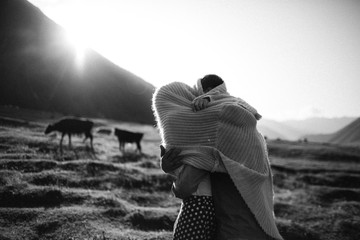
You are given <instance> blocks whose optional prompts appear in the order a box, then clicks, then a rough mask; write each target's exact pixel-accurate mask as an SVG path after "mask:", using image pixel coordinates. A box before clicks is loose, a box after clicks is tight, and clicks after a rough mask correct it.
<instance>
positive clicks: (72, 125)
mask: <svg viewBox="0 0 360 240" xmlns="http://www.w3.org/2000/svg"><path fill="white" fill-rule="evenodd" d="M93 126H94V123H93V122H92V121H89V120H82V119H79V118H63V119H61V120H59V121H57V122H55V123H53V124H49V125H48V126H47V128H46V129H45V134H49V133H51V132H53V131H58V132H60V133H61V139H60V152H61V153H62V142H63V139H64V136H65V135H66V134H67V135H68V136H69V147H71V135H72V134H84V135H85V139H84V142H85V141H86V139H88V138H89V139H90V145H91V149H92V150H94V147H93V135H92V133H91V130H92V127H93Z"/></svg>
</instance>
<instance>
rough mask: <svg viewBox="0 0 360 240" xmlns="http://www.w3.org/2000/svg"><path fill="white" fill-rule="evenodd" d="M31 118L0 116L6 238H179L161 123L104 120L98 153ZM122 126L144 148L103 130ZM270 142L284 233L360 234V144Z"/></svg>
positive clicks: (0, 209) (293, 238) (333, 239)
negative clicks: (139, 137) (162, 157)
mask: <svg viewBox="0 0 360 240" xmlns="http://www.w3.org/2000/svg"><path fill="white" fill-rule="evenodd" d="M16 115H20V114H19V112H18V113H17V114H16ZM21 116H22V117H21V118H17V117H16V116H11V114H10V113H8V114H7V115H6V116H2V117H0V239H11V240H15V239H21V240H27V239H29V240H30V239H31V240H32V239H59V240H60V239H61V240H63V239H93V240H94V239H99V240H100V239H101V240H104V239H107V240H110V239H111V240H114V239H117V240H125V239H126V240H130V239H131V240H135V239H136V240H145V239H147V240H150V239H152V240H156V239H157V240H160V239H162V240H170V239H172V238H171V231H172V226H173V223H174V221H175V218H176V215H177V213H178V210H179V207H180V200H178V199H176V198H174V197H173V196H172V194H171V192H170V188H171V182H172V179H171V177H169V176H168V175H166V174H163V172H162V171H161V170H160V168H159V158H158V154H159V151H158V145H159V143H160V138H159V135H158V132H157V130H156V129H154V128H153V127H152V126H150V125H141V124H134V123H128V122H119V121H110V120H106V119H94V121H95V122H96V127H95V129H94V136H95V138H94V147H95V153H91V151H90V148H89V143H85V144H84V143H82V138H80V137H74V138H73V148H72V149H69V148H68V147H67V145H66V143H67V141H66V140H67V139H66V140H65V145H66V147H65V148H64V154H63V155H62V156H61V155H60V154H59V149H58V143H59V137H58V136H56V135H55V134H53V135H50V136H45V135H44V133H43V131H44V129H45V126H46V124H47V121H48V120H46V118H45V117H44V115H43V117H41V118H40V120H36V116H35V115H31V114H26V112H23V114H22V115H21ZM25 116H28V117H27V118H25ZM39 116H40V115H39ZM113 127H120V128H124V129H130V130H133V131H139V132H144V133H145V135H144V139H143V141H142V143H141V144H142V147H143V149H144V151H143V154H141V155H136V154H135V153H134V152H133V150H134V146H132V145H127V146H126V147H127V150H128V152H127V153H126V154H123V153H121V152H120V151H119V149H118V142H117V139H116V138H115V137H114V135H113V134H106V131H103V130H112V129H113ZM268 145H269V151H270V156H271V163H272V169H273V173H274V186H275V214H276V216H277V224H278V227H279V229H280V232H281V233H282V235H283V236H284V238H285V239H286V240H338V239H342V240H354V239H360V233H359V231H358V229H359V228H360V217H359V216H360V149H359V148H344V147H338V146H336V145H330V144H327V145H324V144H309V143H297V142H285V141H270V142H269V143H268Z"/></svg>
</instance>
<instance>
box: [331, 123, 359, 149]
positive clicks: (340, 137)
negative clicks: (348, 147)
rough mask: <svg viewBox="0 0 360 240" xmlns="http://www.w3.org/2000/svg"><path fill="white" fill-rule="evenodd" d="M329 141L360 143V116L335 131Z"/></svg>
mask: <svg viewBox="0 0 360 240" xmlns="http://www.w3.org/2000/svg"><path fill="white" fill-rule="evenodd" d="M329 141H330V142H332V143H341V144H357V145H360V118H358V119H356V120H355V121H353V122H352V123H350V124H349V125H347V126H346V127H344V128H343V129H341V130H339V131H337V132H336V133H334V134H333V135H332V136H331V138H330V140H329Z"/></svg>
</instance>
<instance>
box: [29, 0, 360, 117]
mask: <svg viewBox="0 0 360 240" xmlns="http://www.w3.org/2000/svg"><path fill="white" fill-rule="evenodd" d="M28 1H29V2H31V3H32V4H34V5H35V6H37V7H38V8H40V10H41V11H42V12H43V13H44V14H46V15H47V16H48V17H49V18H51V19H52V20H54V21H55V22H56V23H58V24H59V25H61V26H63V27H64V28H65V29H66V30H67V32H68V36H69V39H70V41H71V42H72V43H73V44H74V45H76V46H77V48H78V50H79V53H80V52H81V50H83V49H85V48H87V47H88V48H92V49H94V50H95V51H97V52H99V53H100V54H101V55H103V56H104V57H106V58H108V59H109V60H111V61H112V62H114V63H115V64H117V65H118V66H120V67H122V68H125V69H127V70H128V71H130V72H132V73H134V74H135V75H137V76H139V77H141V78H142V79H144V80H145V81H147V82H149V83H151V84H153V85H154V86H155V87H159V86H161V85H164V84H166V83H169V82H173V81H181V82H185V83H187V84H188V85H190V86H193V85H194V84H195V83H196V81H197V79H199V78H201V77H203V76H204V75H206V74H217V75H219V76H220V77H221V78H223V79H224V81H225V83H226V86H227V89H228V91H229V93H230V94H232V95H234V96H237V97H240V98H242V99H244V100H245V101H247V102H248V103H250V104H251V105H252V106H254V107H255V108H256V109H257V110H258V111H259V112H260V114H262V116H263V117H264V118H267V119H274V120H289V119H305V118H310V117H344V116H347V117H360V14H359V13H360V1H359V0H28Z"/></svg>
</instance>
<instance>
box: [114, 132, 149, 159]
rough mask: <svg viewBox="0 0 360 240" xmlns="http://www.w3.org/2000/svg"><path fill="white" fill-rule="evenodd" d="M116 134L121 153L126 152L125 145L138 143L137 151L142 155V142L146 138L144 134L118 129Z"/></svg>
mask: <svg viewBox="0 0 360 240" xmlns="http://www.w3.org/2000/svg"><path fill="white" fill-rule="evenodd" d="M114 133H115V136H117V138H118V140H119V149H120V151H121V152H125V143H136V146H137V150H138V151H139V152H140V153H141V145H140V142H141V139H142V137H143V136H144V134H143V133H137V132H129V131H126V130H122V129H118V128H115V132H114Z"/></svg>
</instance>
